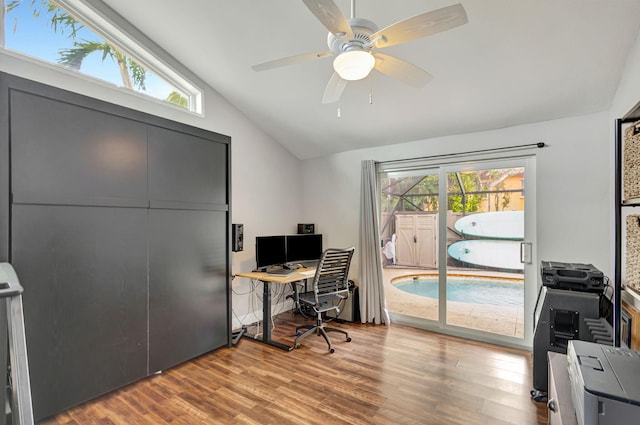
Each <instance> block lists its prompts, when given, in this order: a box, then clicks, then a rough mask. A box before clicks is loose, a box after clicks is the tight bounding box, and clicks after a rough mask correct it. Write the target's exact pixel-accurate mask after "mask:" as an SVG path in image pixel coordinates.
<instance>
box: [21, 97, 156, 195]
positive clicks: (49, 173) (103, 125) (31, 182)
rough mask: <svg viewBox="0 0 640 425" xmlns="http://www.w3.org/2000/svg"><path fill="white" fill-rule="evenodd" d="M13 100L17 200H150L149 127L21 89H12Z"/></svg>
mask: <svg viewBox="0 0 640 425" xmlns="http://www.w3.org/2000/svg"><path fill="white" fill-rule="evenodd" d="M10 102H11V155H12V167H11V171H12V182H11V184H12V190H13V193H14V195H15V196H18V197H19V198H20V197H24V196H28V197H29V198H28V200H29V201H32V200H35V201H37V202H40V201H41V200H42V201H43V202H52V203H67V204H68V203H73V204H81V205H87V204H92V205H93V204H96V202H95V201H91V199H105V200H106V201H107V202H111V203H114V202H115V203H116V206H117V203H118V200H120V201H121V202H120V203H125V204H128V200H132V199H138V200H143V201H146V199H147V170H146V160H147V151H146V149H147V148H146V144H147V140H146V137H147V136H146V127H145V125H144V124H142V123H139V122H136V121H131V120H128V119H126V118H122V117H118V116H115V115H111V114H109V113H105V112H103V111H96V110H93V109H89V108H85V107H82V106H78V105H73V104H70V103H67V102H63V101H59V100H54V99H50V98H46V97H42V96H38V95H35V94H31V93H26V92H22V91H11V97H10ZM98 203H100V202H98ZM125 206H127V205H125ZM142 206H144V205H142Z"/></svg>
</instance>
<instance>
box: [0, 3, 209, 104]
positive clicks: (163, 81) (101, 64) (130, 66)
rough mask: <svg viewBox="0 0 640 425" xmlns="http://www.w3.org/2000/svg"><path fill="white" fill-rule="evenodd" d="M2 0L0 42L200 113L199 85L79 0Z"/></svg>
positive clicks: (110, 20)
mask: <svg viewBox="0 0 640 425" xmlns="http://www.w3.org/2000/svg"><path fill="white" fill-rule="evenodd" d="M2 2H4V5H3V6H4V7H3V9H2V10H3V11H4V19H3V20H1V21H2V23H3V31H2V32H1V34H0V37H3V38H0V41H2V43H0V47H3V48H5V49H7V50H11V51H14V52H18V53H21V54H23V55H27V56H31V57H35V58H37V59H40V60H44V61H47V62H51V63H55V64H59V65H62V66H64V67H66V68H68V69H72V70H75V71H79V72H81V73H83V74H87V75H90V76H92V77H95V78H99V79H101V80H103V81H107V82H109V83H112V84H114V85H116V86H118V87H123V88H125V89H129V90H133V91H135V92H138V93H142V94H145V95H148V96H152V97H154V98H157V99H160V100H163V101H167V102H170V103H172V104H175V105H178V106H180V107H182V108H185V109H188V110H190V111H193V112H197V113H201V111H202V107H201V102H202V91H201V90H200V89H198V88H197V87H196V86H195V85H193V84H192V83H190V82H189V81H188V80H187V79H186V78H184V77H183V76H181V75H179V74H178V73H177V72H176V71H175V70H174V69H173V67H171V66H169V65H168V64H167V63H165V62H163V61H161V60H160V59H158V58H157V57H155V55H153V54H152V53H150V51H149V49H148V48H145V47H144V46H141V45H140V44H139V43H138V42H137V41H136V40H134V39H133V38H132V37H131V36H130V35H129V34H125V33H124V32H123V31H122V30H120V29H119V27H118V26H117V25H115V24H114V23H113V21H112V19H110V18H108V17H106V16H104V14H102V13H100V12H99V11H97V10H96V9H94V8H92V7H90V6H89V5H88V4H85V2H83V1H82V0H56V1H55V2H53V1H49V0H0V3H2Z"/></svg>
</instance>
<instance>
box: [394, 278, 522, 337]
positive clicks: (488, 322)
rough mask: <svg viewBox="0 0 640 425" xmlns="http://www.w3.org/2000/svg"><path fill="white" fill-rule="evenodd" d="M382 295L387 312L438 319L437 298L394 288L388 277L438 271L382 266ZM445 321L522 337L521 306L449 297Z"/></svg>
mask: <svg viewBox="0 0 640 425" xmlns="http://www.w3.org/2000/svg"><path fill="white" fill-rule="evenodd" d="M383 274H384V278H385V279H384V283H385V296H386V298H387V309H388V310H389V312H392V313H398V314H403V315H406V316H412V317H416V318H422V319H430V320H438V300H436V299H433V298H427V297H421V296H419V295H414V294H409V293H407V292H404V291H402V290H400V289H398V288H396V287H395V286H394V285H393V284H392V283H391V281H392V280H393V279H394V278H397V277H401V276H411V275H423V274H430V275H434V274H437V271H435V270H425V269H411V268H395V267H394V268H383ZM449 274H450V275H473V276H497V277H500V278H513V276H514V275H513V274H510V273H499V272H487V271H469V270H452V271H451V272H450V273H449ZM447 323H449V324H452V325H456V326H464V327H467V328H471V329H478V330H482V331H486V332H492V333H497V334H501V335H508V336H514V337H518V338H523V337H524V306H517V307H516V306H495V305H487V304H473V303H465V302H459V301H449V302H448V304H447Z"/></svg>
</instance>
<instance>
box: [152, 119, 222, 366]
mask: <svg viewBox="0 0 640 425" xmlns="http://www.w3.org/2000/svg"><path fill="white" fill-rule="evenodd" d="M148 135H149V198H150V210H149V236H150V238H149V368H150V371H151V372H154V371H158V370H162V369H166V368H168V367H171V366H174V365H176V364H178V363H181V362H183V361H185V360H187V359H191V358H193V357H196V356H199V355H201V354H203V353H205V352H207V351H210V350H213V349H214V348H218V347H221V346H223V345H225V344H226V343H227V341H228V332H229V320H228V310H227V279H228V267H227V262H228V234H227V229H228V227H229V225H228V215H229V211H228V205H227V202H228V193H227V170H228V167H227V161H228V152H227V149H228V145H227V144H225V143H216V142H213V141H211V140H205V139H202V138H200V137H197V136H194V135H189V134H184V133H182V132H180V131H176V130H170V129H166V128H159V127H150V128H149V131H148Z"/></svg>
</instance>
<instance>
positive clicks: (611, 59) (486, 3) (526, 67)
mask: <svg viewBox="0 0 640 425" xmlns="http://www.w3.org/2000/svg"><path fill="white" fill-rule="evenodd" d="M334 1H335V3H336V5H337V6H338V7H339V8H340V10H341V11H342V13H343V14H344V16H345V17H347V18H349V17H350V12H351V9H350V1H349V0H334ZM104 2H105V3H106V4H107V5H109V6H110V7H111V8H113V9H114V10H115V11H116V12H117V13H119V14H120V15H122V16H123V17H124V18H125V19H127V20H128V21H129V22H131V23H132V24H133V25H134V26H136V27H137V28H139V29H140V30H141V31H142V32H144V33H145V34H146V35H147V36H149V37H150V38H151V39H153V40H154V41H155V42H156V43H157V44H159V45H160V46H161V47H162V48H164V49H165V50H166V51H167V52H168V53H169V54H171V55H172V56H173V57H174V58H175V59H177V60H178V61H180V62H181V63H183V64H184V65H185V66H186V67H188V68H189V69H191V70H192V71H193V72H194V73H196V74H197V75H198V76H200V77H201V78H202V79H203V80H204V81H206V82H207V83H208V84H209V85H210V86H211V87H212V88H214V89H215V90H216V91H218V92H219V93H220V94H221V95H222V96H224V97H225V98H226V99H227V100H228V101H229V102H230V103H231V104H233V105H235V107H237V108H238V109H239V110H240V111H242V112H243V113H244V114H246V115H247V116H248V117H249V118H250V119H251V120H252V121H253V122H254V123H255V124H256V125H257V126H259V127H260V128H261V129H262V130H263V131H264V132H266V133H267V134H269V135H271V136H272V137H273V138H274V139H275V140H277V141H278V142H279V143H281V144H282V145H284V146H285V147H286V148H287V149H288V150H289V151H291V152H292V153H293V154H294V155H296V156H297V157H298V158H301V159H305V158H312V157H316V156H322V155H327V154H331V153H335V152H341V151H347V150H352V149H359V148H366V147H372V146H380V145H388V144H393V143H401V142H405V141H411V140H421V139H428V138H431V137H436V136H442V135H450V134H459V133H467V132H476V131H482V130H488V129H496V128H503V127H508V126H513V125H520V124H525V123H531V122H538V121H546V120H552V119H557V118H564V117H570V116H577V115H583V114H588V113H593V112H599V111H604V110H608V108H609V106H610V104H611V101H612V99H613V96H614V95H615V92H616V89H617V84H618V82H619V80H620V76H621V74H622V72H623V69H624V65H625V61H626V59H627V56H628V54H629V50H630V48H631V47H632V46H633V45H634V43H635V40H636V37H637V35H638V29H639V27H640V19H639V17H640V0H482V1H478V0H476V1H472V0H462V1H461V4H462V5H463V7H464V9H465V10H466V14H467V16H468V23H467V24H465V25H462V26H459V27H457V28H454V29H451V30H449V31H445V32H441V33H438V34H435V35H432V36H429V37H426V38H422V39H418V40H414V41H411V42H408V43H405V44H401V45H397V46H391V47H388V48H386V49H384V53H388V54H391V55H394V56H396V57H398V58H402V59H404V60H406V61H408V62H410V63H412V64H414V65H417V66H419V67H421V68H423V69H425V70H426V71H428V72H429V73H430V74H431V75H433V77H434V78H433V80H432V81H431V82H429V83H428V84H427V85H425V86H424V87H422V88H415V87H412V86H409V85H406V84H403V83H402V82H398V81H396V80H394V79H391V78H389V77H387V76H386V75H383V74H381V73H378V72H375V71H374V72H373V73H372V74H371V76H370V77H367V78H366V79H364V80H361V81H356V82H350V83H349V84H348V85H347V87H346V89H345V91H344V93H343V94H342V97H341V99H340V101H339V102H336V103H330V104H322V103H321V100H322V96H323V92H324V90H325V86H326V84H327V81H328V80H329V78H330V77H331V75H332V74H333V68H332V58H325V59H320V60H316V61H311V62H306V63H301V64H296V65H291V66H287V67H282V68H277V69H271V70H268V71H263V72H255V71H254V70H252V69H251V65H254V64H258V63H261V62H266V61H269V60H273V59H279V58H282V57H286V56H292V55H296V54H301V53H307V52H318V51H326V50H328V48H327V33H328V31H327V29H326V28H325V27H324V26H323V25H322V24H321V23H320V22H319V21H318V20H317V19H316V17H315V16H314V15H313V14H312V13H311V11H310V10H309V9H308V8H307V7H306V6H305V4H304V3H303V1H302V0H268V1H260V0H233V1H229V0H190V1H182V2H176V1H168V0H136V1H135V2H131V1H130V0H104ZM455 3H456V0H448V1H447V0H426V1H425V0H402V1H394V2H391V1H388V0H360V1H358V2H357V3H356V8H355V12H356V17H359V18H365V19H368V20H370V21H373V22H375V23H376V24H377V26H378V27H379V28H383V27H386V26H388V25H390V24H392V23H394V22H396V21H400V20H402V19H405V18H408V17H411V16H414V15H417V14H420V13H423V12H426V11H429V10H434V9H438V8H441V7H444V6H449V5H452V4H455ZM211 119H215V117H214V116H212V117H211ZM231 136H233V135H231Z"/></svg>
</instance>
